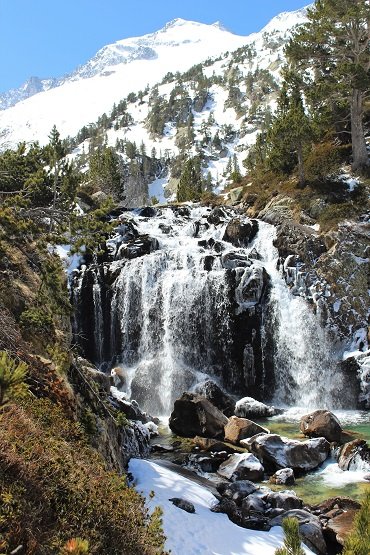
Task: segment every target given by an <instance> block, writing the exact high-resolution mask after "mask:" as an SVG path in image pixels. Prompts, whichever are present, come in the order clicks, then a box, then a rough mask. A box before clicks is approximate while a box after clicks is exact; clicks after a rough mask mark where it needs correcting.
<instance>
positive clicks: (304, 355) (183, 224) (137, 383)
mask: <svg viewBox="0 0 370 555" xmlns="http://www.w3.org/2000/svg"><path fill="white" fill-rule="evenodd" d="M215 210H218V211H219V212H218V213H217V217H215V215H214V213H215V211H213V212H212V211H211V209H209V208H204V207H203V208H200V207H193V208H191V209H190V208H187V207H182V208H181V207H180V208H176V207H174V208H165V209H159V210H157V211H156V212H155V213H154V214H150V217H149V216H148V214H147V213H146V214H145V215H140V213H139V214H138V213H137V212H136V213H135V212H131V213H124V214H123V215H122V217H121V223H120V224H119V225H117V233H116V235H115V236H114V237H112V238H111V239H110V240H109V241H108V247H109V250H110V257H109V260H108V261H106V262H105V263H104V264H100V265H98V264H95V266H94V265H91V266H89V267H88V268H87V269H84V270H82V272H81V274H80V275H79V276H78V277H76V279H75V289H76V291H75V292H74V298H75V301H76V302H77V311H76V319H77V320H79V322H77V323H76V324H75V326H74V327H75V328H76V331H75V334H76V337H77V338H78V337H79V336H81V337H84V338H85V340H84V341H80V344H82V348H83V350H84V352H85V353H84V354H85V356H88V357H90V358H91V360H94V361H95V362H96V363H97V364H98V365H100V366H101V368H103V369H104V368H106V369H107V370H109V369H110V368H111V367H113V366H116V365H119V366H120V367H121V368H122V369H123V371H124V372H125V373H126V378H127V379H126V383H127V386H126V394H127V395H128V396H131V397H132V398H134V399H136V400H138V402H139V403H140V404H141V405H142V406H143V407H144V408H145V409H146V410H148V411H151V412H153V413H156V414H160V413H162V414H168V413H169V412H170V410H171V409H172V405H173V402H174V400H175V399H176V397H178V396H179V395H181V393H182V392H183V391H185V390H189V389H191V388H192V387H193V386H194V385H195V384H196V383H197V382H199V381H202V380H204V379H206V378H207V377H211V379H213V380H214V381H216V382H217V383H219V385H221V386H223V387H225V388H226V389H228V390H229V391H230V392H231V393H234V394H235V395H238V396H239V397H241V396H252V397H255V398H257V399H259V400H264V401H266V400H271V399H272V400H273V401H274V403H275V404H276V405H289V406H292V405H298V406H303V407H307V408H319V407H320V408H322V407H326V408H333V407H335V406H343V403H341V402H340V400H338V398H340V397H341V396H342V395H343V384H342V382H341V375H340V373H338V370H337V366H336V357H335V356H334V352H333V349H332V346H331V343H330V341H329V339H328V337H327V335H326V332H325V330H324V329H322V328H321V327H320V325H319V321H318V318H317V317H316V315H315V313H314V307H313V306H310V305H309V304H308V302H307V301H306V300H305V299H304V298H302V297H301V296H299V295H296V294H294V293H295V292H297V290H298V289H299V286H296V287H292V288H291V287H289V286H288V285H287V283H286V281H285V279H284V276H283V273H282V271H281V270H280V269H279V268H278V259H279V256H278V252H277V250H276V248H275V247H274V245H273V241H274V238H275V228H274V227H273V226H271V225H269V224H267V223H264V222H259V231H258V233H257V235H256V237H255V238H254V240H253V241H252V242H250V243H249V245H248V246H246V244H241V245H239V244H238V242H230V241H226V240H225V237H226V236H225V229H226V228H227V226H228V224H229V223H230V222H231V221H233V220H237V219H238V218H241V220H242V221H249V220H248V218H246V217H244V216H238V214H237V213H236V212H235V211H233V210H232V209H225V208H222V209H215ZM86 338H87V339H86Z"/></svg>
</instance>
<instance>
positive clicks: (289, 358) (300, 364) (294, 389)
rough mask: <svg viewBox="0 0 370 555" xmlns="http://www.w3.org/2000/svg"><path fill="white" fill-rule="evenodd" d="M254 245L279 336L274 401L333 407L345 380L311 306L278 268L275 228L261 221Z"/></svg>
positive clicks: (276, 343)
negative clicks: (267, 283) (266, 276)
mask: <svg viewBox="0 0 370 555" xmlns="http://www.w3.org/2000/svg"><path fill="white" fill-rule="evenodd" d="M259 226H260V227H259V233H258V235H257V237H256V239H255V241H254V243H253V245H252V247H254V248H255V249H256V250H257V251H258V252H259V253H260V255H261V257H262V260H261V264H263V266H264V267H265V269H266V270H267V272H268V274H269V276H270V280H271V286H272V288H271V305H272V318H273V329H274V338H275V353H274V360H275V377H276V389H275V395H274V403H275V404H277V405H288V406H292V405H298V406H301V407H304V408H305V409H311V408H312V409H314V408H334V407H335V406H338V393H339V392H341V391H342V379H341V375H340V373H339V372H338V368H337V360H336V357H335V354H334V352H333V350H332V345H331V344H330V341H329V339H328V337H327V335H326V333H325V330H324V329H323V328H322V327H321V326H320V325H319V323H318V320H317V318H316V316H315V314H314V310H313V307H312V306H310V305H309V304H308V303H307V301H306V300H304V299H303V298H302V297H300V296H296V295H294V294H293V293H292V290H291V289H290V288H289V287H288V286H287V284H286V282H285V279H284V277H283V275H282V272H281V271H280V270H278V261H279V253H278V251H277V249H276V248H275V247H274V245H273V241H274V239H275V236H276V230H275V227H274V226H272V225H270V224H267V223H265V222H259Z"/></svg>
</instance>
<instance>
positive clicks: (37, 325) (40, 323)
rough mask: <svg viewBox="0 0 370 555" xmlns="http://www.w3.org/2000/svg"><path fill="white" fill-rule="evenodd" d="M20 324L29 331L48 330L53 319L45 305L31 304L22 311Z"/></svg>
mask: <svg viewBox="0 0 370 555" xmlns="http://www.w3.org/2000/svg"><path fill="white" fill-rule="evenodd" d="M20 324H21V326H23V328H25V329H27V330H28V331H31V332H50V331H51V329H52V326H53V319H52V317H51V316H50V314H49V313H48V312H47V311H46V310H45V307H42V308H41V307H38V306H32V307H31V308H28V309H26V310H24V311H23V312H22V314H21V317H20Z"/></svg>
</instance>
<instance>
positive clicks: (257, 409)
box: [234, 397, 280, 418]
mask: <svg viewBox="0 0 370 555" xmlns="http://www.w3.org/2000/svg"><path fill="white" fill-rule="evenodd" d="M279 412H280V411H279V410H278V409H275V407H269V406H267V405H265V404H264V403H261V402H260V401H256V400H255V399H253V397H243V398H242V399H240V400H239V401H237V403H236V405H235V411H234V414H235V415H236V416H240V417H242V418H253V417H259V418H263V417H266V416H275V414H279Z"/></svg>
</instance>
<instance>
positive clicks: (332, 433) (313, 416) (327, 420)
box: [300, 410, 342, 443]
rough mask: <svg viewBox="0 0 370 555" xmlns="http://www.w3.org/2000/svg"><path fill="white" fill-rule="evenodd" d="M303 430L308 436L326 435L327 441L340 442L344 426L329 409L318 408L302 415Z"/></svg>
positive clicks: (301, 425)
mask: <svg viewBox="0 0 370 555" xmlns="http://www.w3.org/2000/svg"><path fill="white" fill-rule="evenodd" d="M300 430H301V432H302V433H303V434H304V435H305V436H308V437H324V438H325V439H326V440H327V441H330V442H331V441H335V442H336V443H339V442H340V440H341V437H342V426H341V425H340V422H339V420H338V418H337V417H336V416H335V415H334V414H333V413H332V412H330V411H328V410H316V411H315V412H312V413H310V414H306V415H304V416H302V418H301V423H300Z"/></svg>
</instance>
